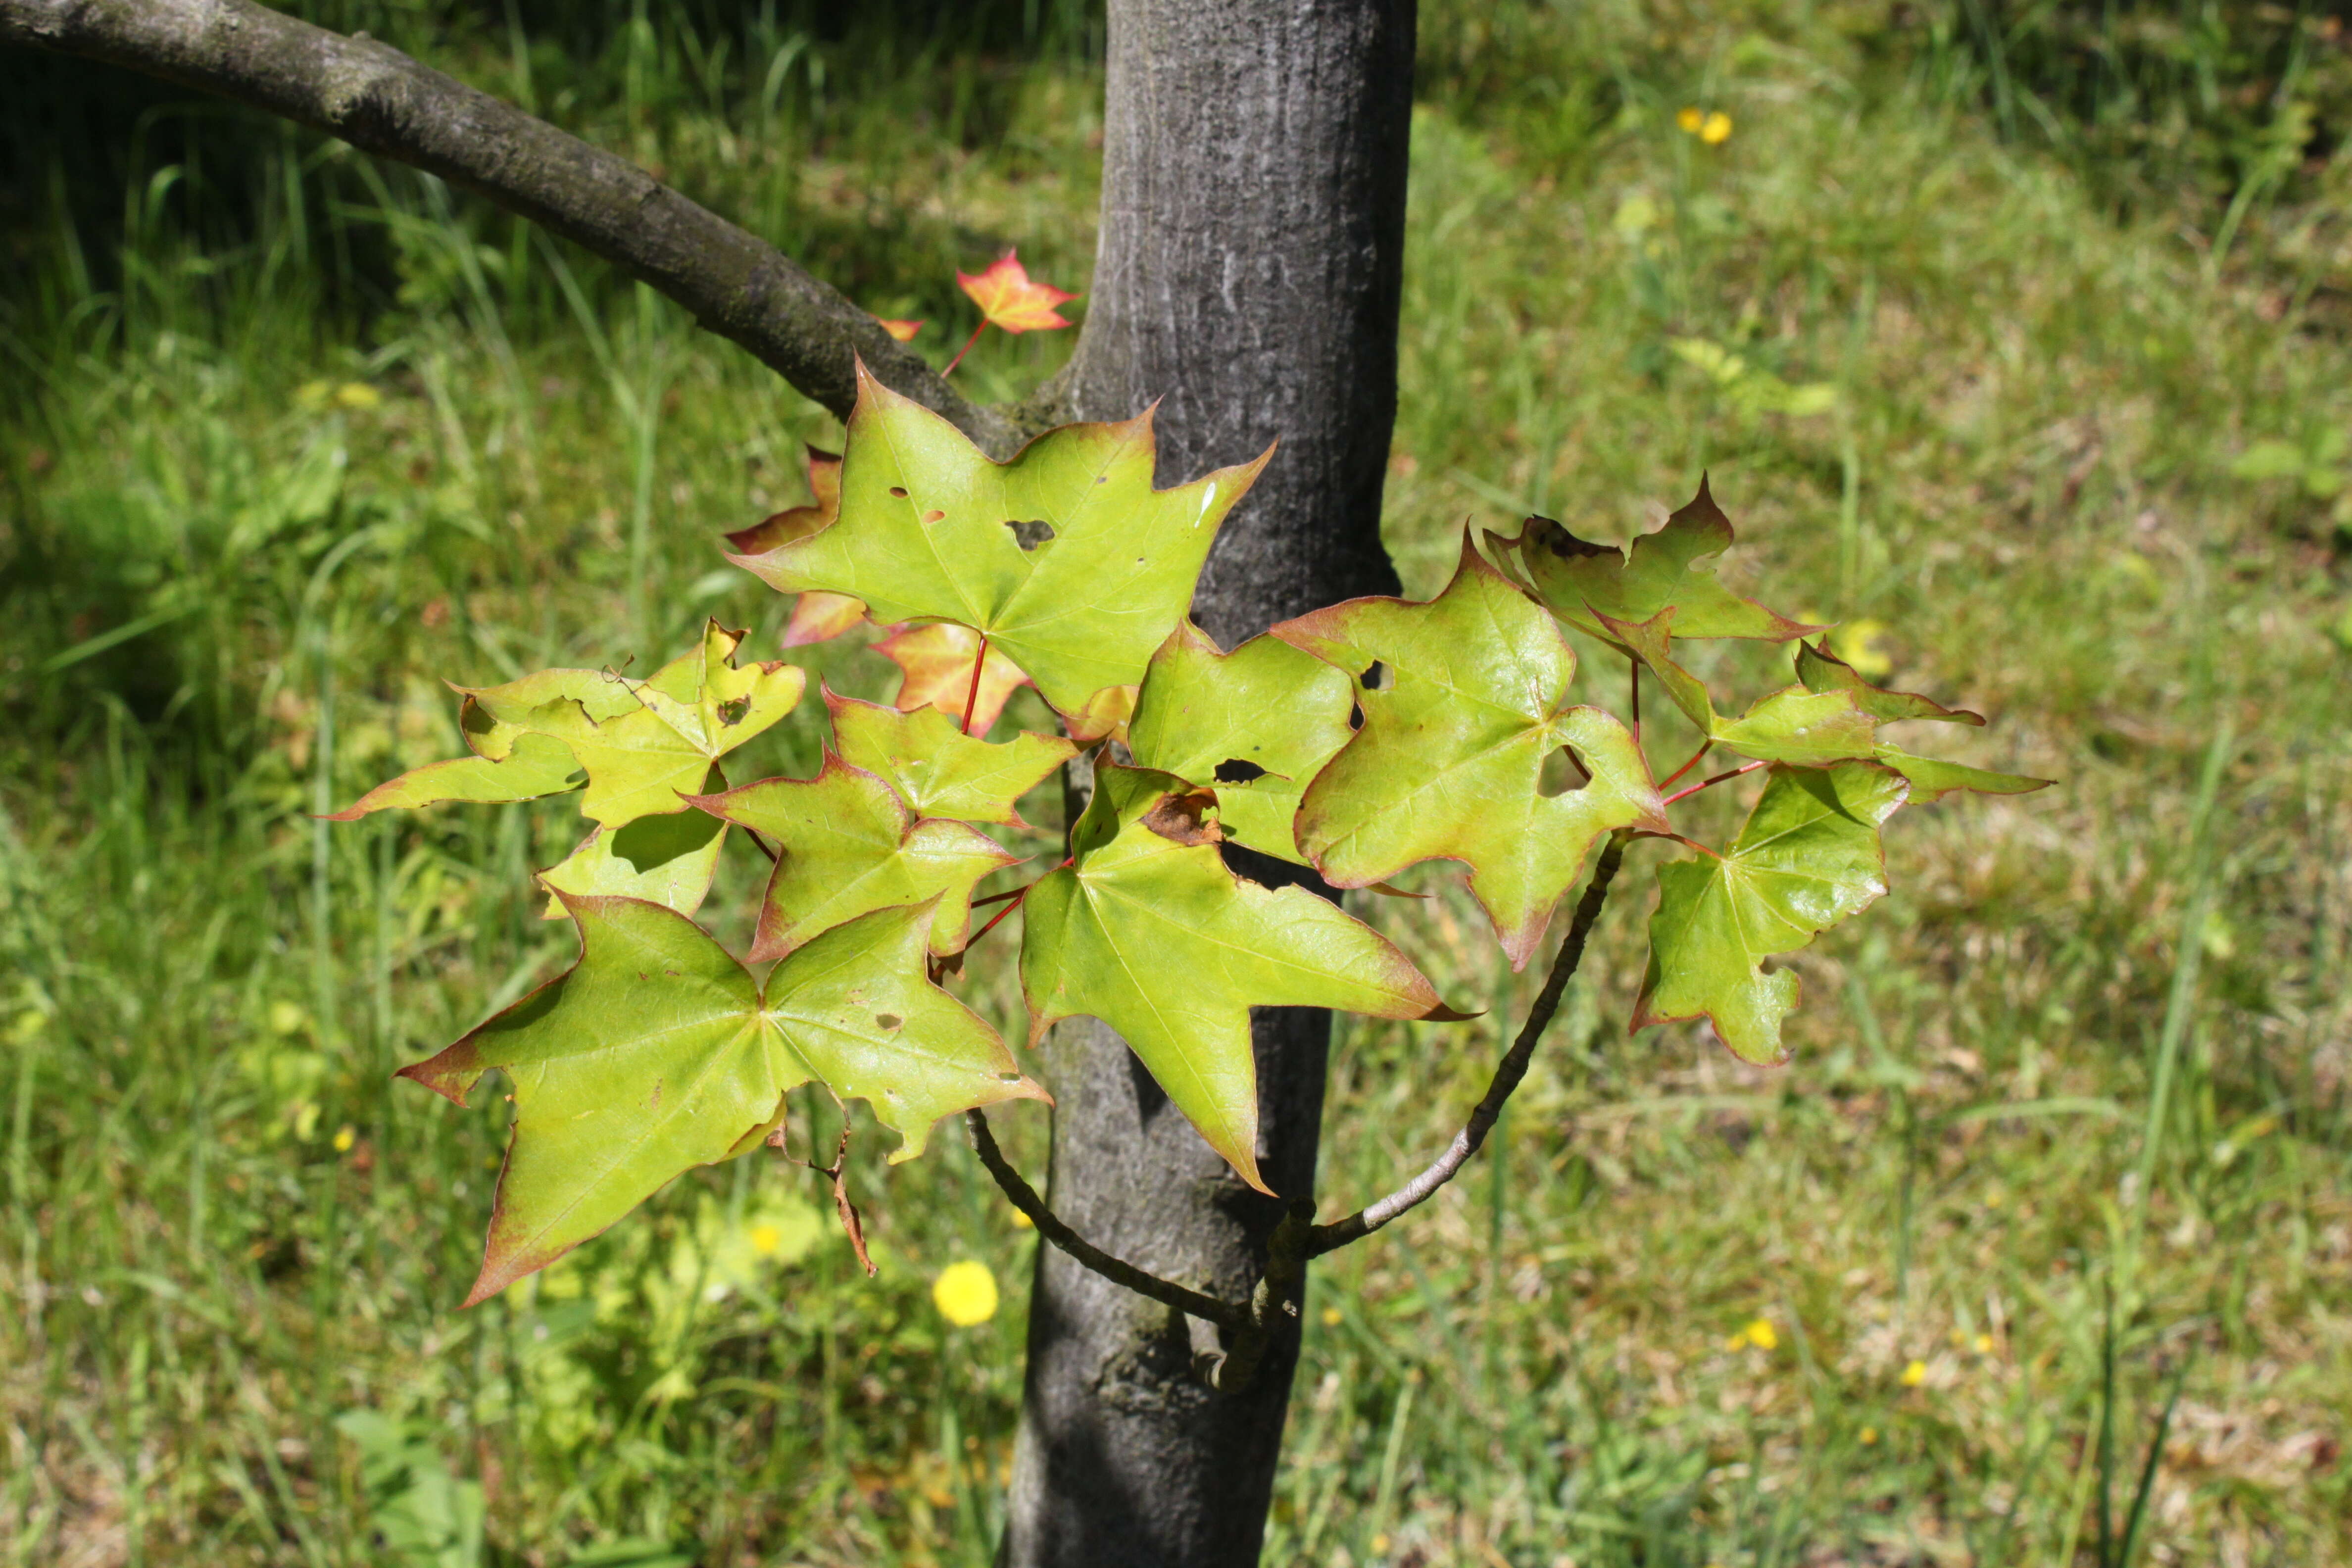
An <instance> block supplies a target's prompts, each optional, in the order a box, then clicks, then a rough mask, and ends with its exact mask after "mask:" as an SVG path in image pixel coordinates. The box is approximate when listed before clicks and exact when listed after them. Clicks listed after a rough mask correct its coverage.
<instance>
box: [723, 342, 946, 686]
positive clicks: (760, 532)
mask: <svg viewBox="0 0 2352 1568" xmlns="http://www.w3.org/2000/svg"><path fill="white" fill-rule="evenodd" d="M882 324H883V325H884V326H885V327H889V326H891V325H893V324H894V323H892V322H889V321H885V322H883V323H882ZM896 324H898V325H906V324H908V323H903V322H901V323H896ZM913 324H916V325H919V324H920V323H919V322H918V323H913ZM808 479H809V494H810V496H811V497H812V498H813V499H812V500H810V501H809V504H808V505H806V506H795V507H787V508H786V509H785V510H782V511H780V512H777V513H775V514H774V515H772V516H771V517H769V518H767V519H766V520H764V521H761V522H759V523H756V524H754V525H753V526H751V527H750V528H746V529H742V530H740V531H737V532H734V533H730V534H729V535H728V536H727V544H728V547H729V548H730V549H731V550H732V551H734V552H735V553H737V554H738V555H758V554H761V553H763V552H767V551H770V550H773V549H775V548H776V547H777V546H778V545H780V544H783V543H786V542H789V541H792V540H795V539H805V538H807V537H808V536H809V535H810V534H812V533H816V532H819V531H823V530H824V529H828V528H831V527H832V526H833V524H834V521H835V519H837V518H838V517H840V515H841V458H840V455H839V454H838V453H834V452H828V451H826V450H825V449H824V447H817V446H814V445H812V446H811V447H809V448H808ZM865 618H866V605H865V603H864V601H862V600H858V599H853V598H849V597H847V596H845V595H841V594H803V595H801V596H800V601H799V603H797V604H795V605H793V618H792V620H791V622H790V623H789V624H787V625H786V626H785V627H784V634H783V636H782V638H780V639H779V640H780V641H781V643H782V646H783V647H807V646H808V645H809V644H811V643H820V642H829V641H831V640H832V639H833V638H835V637H839V636H840V635H841V634H842V633H844V632H845V631H847V630H849V628H850V627H852V626H856V625H857V623H858V622H860V621H862V620H864V619H865Z"/></svg>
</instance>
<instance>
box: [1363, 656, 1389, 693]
mask: <svg viewBox="0 0 2352 1568" xmlns="http://www.w3.org/2000/svg"><path fill="white" fill-rule="evenodd" d="M1388 678H1389V672H1388V667H1387V666H1386V665H1384V664H1382V663H1381V661H1380V660H1379V659H1374V660H1372V662H1371V663H1370V664H1368V665H1366V666H1364V672H1363V674H1361V675H1360V676H1358V677H1357V679H1359V680H1360V681H1362V682H1363V684H1364V689H1365V690H1367V691H1379V690H1381V689H1383V688H1385V687H1386V686H1387V685H1388Z"/></svg>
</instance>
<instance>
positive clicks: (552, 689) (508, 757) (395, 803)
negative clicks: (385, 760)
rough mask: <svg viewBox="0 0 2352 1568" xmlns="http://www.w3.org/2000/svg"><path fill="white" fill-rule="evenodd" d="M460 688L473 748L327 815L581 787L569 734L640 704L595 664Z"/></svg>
mask: <svg viewBox="0 0 2352 1568" xmlns="http://www.w3.org/2000/svg"><path fill="white" fill-rule="evenodd" d="M453 689H454V690H456V691H457V695H458V698H459V702H458V706H457V730H458V732H459V733H460V734H462V735H463V736H464V737H465V739H466V746H467V750H468V751H470V752H473V755H472V756H469V757H458V758H457V759H455V760H453V761H450V762H446V763H426V764H425V766H424V767H421V768H414V769H411V770H410V771H409V772H407V773H403V774H401V775H400V776H399V777H398V778H396V779H394V780H392V781H391V782H390V783H387V784H378V785H376V786H375V788H373V789H372V790H370V791H368V792H367V794H365V795H362V796H360V798H359V800H358V801H357V802H356V803H354V804H353V805H349V806H346V807H345V808H344V809H342V810H341V811H339V812H336V813H334V814H332V815H331V816H329V817H328V818H327V820H328V821H330V822H351V821H353V820H356V819H357V818H359V817H362V816H366V815H368V813H370V812H372V811H385V810H390V809H394V808H396V807H414V806H422V805H438V804H439V803H441V802H443V801H467V802H471V803H474V804H476V805H514V804H516V803H518V802H520V801H526V800H538V799H540V798H541V797H542V796H545V795H562V794H563V793H564V792H566V791H567V790H574V789H578V788H579V787H580V784H581V782H582V776H583V775H582V773H581V769H580V763H579V760H578V758H576V757H575V756H574V755H573V754H572V747H571V744H570V742H569V739H568V737H570V736H571V735H572V734H575V733H577V732H579V731H582V730H584V729H586V728H588V727H589V726H588V722H587V721H589V720H594V719H604V718H611V717H615V716H617V715H619V714H621V713H625V712H626V711H628V710H630V709H632V708H635V707H636V706H637V700H636V699H635V697H633V696H631V695H630V693H629V689H628V687H627V685H626V684H625V683H624V682H622V681H621V680H619V679H617V678H615V677H614V676H611V675H607V674H605V673H604V671H602V670H595V669H542V670H540V671H537V672H536V673H534V674H531V675H526V676H524V677H523V678H522V679H520V680H509V681H508V682H506V683H505V684H503V685H500V686H459V687H456V688H453Z"/></svg>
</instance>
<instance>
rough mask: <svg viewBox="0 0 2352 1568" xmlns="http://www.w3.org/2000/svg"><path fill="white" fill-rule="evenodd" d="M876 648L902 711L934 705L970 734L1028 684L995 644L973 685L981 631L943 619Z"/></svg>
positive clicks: (984, 729)
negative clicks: (892, 673) (890, 672)
mask: <svg viewBox="0 0 2352 1568" xmlns="http://www.w3.org/2000/svg"><path fill="white" fill-rule="evenodd" d="M801 596H802V598H803V600H805V599H806V598H807V597H808V595H805V594H803V595H801ZM874 651H875V652H876V653H878V654H880V655H881V656H882V657H883V658H887V659H888V660H889V661H890V662H891V663H892V664H895V665H897V666H898V676H899V679H898V698H897V700H896V703H897V706H898V709H899V710H900V711H902V712H908V713H911V712H913V711H915V710H917V709H919V708H925V707H929V708H936V709H938V710H940V712H942V713H945V714H948V715H950V717H951V718H953V719H955V720H957V721H961V723H963V725H964V726H965V728H966V729H968V730H969V731H971V733H972V734H974V735H985V734H987V733H988V731H989V727H990V726H991V725H992V724H994V723H995V722H996V716H997V715H998V714H999V713H1002V712H1003V711H1004V703H1005V700H1006V699H1008V698H1010V697H1011V696H1012V695H1013V691H1014V690H1015V689H1018V688H1020V687H1023V686H1026V685H1028V684H1029V678H1028V677H1027V676H1025V675H1024V674H1022V673H1021V668H1020V667H1019V666H1018V665H1016V664H1014V663H1013V661H1012V660H1011V659H1009V658H1005V657H1004V654H1003V651H1002V650H1001V649H999V648H998V647H996V645H994V644H993V643H992V644H990V645H989V648H988V660H987V664H986V666H985V667H984V668H982V672H981V677H980V679H979V681H978V683H977V684H975V683H974V682H973V680H972V678H971V673H972V666H973V665H974V664H975V663H977V662H978V661H979V658H980V634H979V633H978V632H975V631H973V630H972V629H971V627H969V626H952V625H950V624H949V623H948V622H946V621H933V622H931V623H930V624H929V626H899V627H897V628H895V629H894V630H892V632H891V633H890V635H889V636H888V637H884V638H883V639H882V640H881V641H880V642H878V643H876V644H875V645H874Z"/></svg>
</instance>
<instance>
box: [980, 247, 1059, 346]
mask: <svg viewBox="0 0 2352 1568" xmlns="http://www.w3.org/2000/svg"><path fill="white" fill-rule="evenodd" d="M956 281H957V282H958V283H960V284H961V285H962V286H963V291H964V292H965V293H967V294H969V295H971V302H972V303H973V304H975V305H977V306H979V307H980V313H981V314H982V315H983V316H985V317H986V318H988V320H989V321H990V322H991V323H992V324H993V325H995V326H998V327H1001V328H1003V330H1004V331H1008V332H1042V331H1052V330H1053V329H1054V328H1055V327H1066V326H1068V325H1069V324H1070V323H1069V322H1067V321H1064V320H1063V319H1062V315H1061V312H1060V311H1058V310H1055V309H1054V307H1055V306H1056V305H1059V304H1061V303H1063V302H1064V301H1065V300H1075V299H1076V298H1077V296H1076V294H1069V293H1065V292H1064V291H1063V290H1061V289H1056V288H1055V287H1054V286H1053V285H1051V284H1049V283H1039V282H1035V281H1034V280H1032V279H1031V278H1030V276H1029V269H1028V268H1025V267H1024V266H1022V265H1021V262H1020V260H1019V258H1018V257H1017V256H1016V255H1015V254H1014V253H1013V251H1010V250H1008V251H1006V252H1005V253H1004V255H1003V258H1000V259H999V260H998V261H996V262H995V263H994V264H993V265H992V266H991V267H989V268H988V269H987V270H986V271H983V272H959V273H957V274H956Z"/></svg>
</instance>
